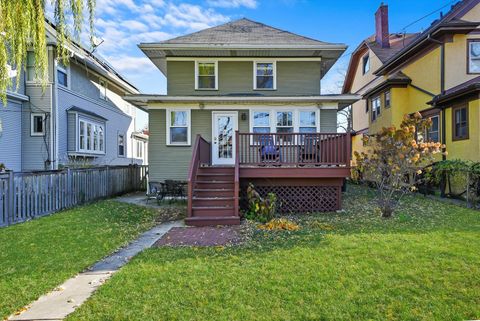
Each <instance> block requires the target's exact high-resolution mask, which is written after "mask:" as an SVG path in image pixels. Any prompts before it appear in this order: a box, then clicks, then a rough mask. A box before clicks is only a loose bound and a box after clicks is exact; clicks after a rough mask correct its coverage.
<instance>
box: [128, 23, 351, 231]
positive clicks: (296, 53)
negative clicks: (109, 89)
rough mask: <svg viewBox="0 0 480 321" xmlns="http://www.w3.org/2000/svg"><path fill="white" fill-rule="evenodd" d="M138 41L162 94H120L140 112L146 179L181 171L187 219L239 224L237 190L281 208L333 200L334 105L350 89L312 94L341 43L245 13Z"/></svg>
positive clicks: (337, 139)
mask: <svg viewBox="0 0 480 321" xmlns="http://www.w3.org/2000/svg"><path fill="white" fill-rule="evenodd" d="M139 47H140V49H141V50H142V51H143V52H144V53H145V54H146V55H147V56H148V57H149V58H150V59H151V60H152V62H153V63H154V64H155V65H156V66H157V67H158V68H159V69H160V71H161V72H162V73H163V74H164V75H165V76H166V77H167V95H132V96H130V97H127V100H129V101H131V102H132V103H134V104H136V105H137V106H139V107H141V108H143V109H145V110H147V111H148V113H149V130H150V139H149V146H150V147H149V175H150V176H149V178H150V180H152V181H163V180H167V179H171V180H187V181H188V182H189V185H188V194H189V198H188V201H189V205H188V218H187V220H186V222H187V224H191V225H216V224H238V223H239V208H240V207H241V206H242V205H243V206H244V201H245V191H246V188H247V186H248V184H249V183H253V184H254V185H255V187H256V189H257V191H258V192H259V193H261V194H262V195H265V194H266V193H268V192H274V193H276V194H277V197H278V198H279V202H280V208H279V210H280V211H283V212H305V211H331V210H337V209H339V208H340V199H341V186H342V183H343V179H344V178H345V177H347V176H349V174H350V172H349V161H350V156H349V155H350V153H349V152H350V148H349V143H350V139H349V136H348V134H345V133H343V134H342V133H337V132H336V126H337V110H338V108H339V107H343V106H344V105H349V104H351V103H353V102H354V101H355V100H356V99H357V96H355V95H327V96H322V95H320V80H321V79H322V77H323V75H324V74H325V73H326V72H327V71H328V70H329V69H330V68H331V66H332V65H333V64H334V63H335V61H336V60H337V59H338V57H339V56H340V55H341V54H342V53H343V52H344V51H345V49H346V46H345V45H343V44H333V43H326V42H322V41H318V40H314V39H310V38H307V37H303V36H300V35H296V34H293V33H290V32H287V31H283V30H279V29H276V28H273V27H270V26H267V25H265V24H262V23H258V22H254V21H251V20H248V19H240V20H236V21H233V22H229V23H226V24H224V25H220V26H216V27H213V28H209V29H206V30H202V31H199V32H196V33H193V34H189V35H185V36H181V37H178V38H174V39H171V40H167V41H162V42H157V43H143V44H140V45H139Z"/></svg>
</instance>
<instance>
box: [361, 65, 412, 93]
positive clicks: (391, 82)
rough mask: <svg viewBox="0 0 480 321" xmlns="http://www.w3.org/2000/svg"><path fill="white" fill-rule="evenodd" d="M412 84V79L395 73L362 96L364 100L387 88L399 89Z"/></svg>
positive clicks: (401, 73)
mask: <svg viewBox="0 0 480 321" xmlns="http://www.w3.org/2000/svg"><path fill="white" fill-rule="evenodd" d="M411 82H412V79H411V78H410V77H408V76H407V75H405V74H404V73H403V72H401V71H397V72H395V73H394V74H392V75H389V76H388V77H387V78H386V79H385V80H383V81H382V82H381V83H379V84H378V85H377V86H375V87H373V88H371V89H369V90H368V91H367V92H365V94H364V95H363V97H364V98H368V97H371V96H373V95H375V94H378V93H379V92H381V91H383V90H385V89H387V88H389V87H392V86H393V87H395V86H396V87H399V86H406V85H408V84H410V83H411Z"/></svg>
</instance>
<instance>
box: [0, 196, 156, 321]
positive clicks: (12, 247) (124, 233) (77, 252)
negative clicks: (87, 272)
mask: <svg viewBox="0 0 480 321" xmlns="http://www.w3.org/2000/svg"><path fill="white" fill-rule="evenodd" d="M160 215H161V214H160V212H158V211H155V210H150V209H146V208H143V207H138V206H134V205H128V204H124V203H119V202H116V201H101V202H98V203H95V204H92V205H87V206H83V207H77V208H74V209H71V210H67V211H63V212H60V213H57V214H54V215H51V216H48V217H44V218H40V219H36V220H33V221H30V222H27V223H23V224H18V225H14V226H11V227H7V228H3V229H0V320H1V319H3V318H4V317H6V316H8V315H9V314H11V313H13V312H15V311H17V310H18V309H20V308H21V307H23V306H25V305H26V304H28V303H30V302H31V301H33V300H35V299H36V298H38V297H39V296H40V295H42V294H44V293H46V292H48V291H51V290H53V289H54V288H55V287H56V286H58V285H60V284H61V283H62V282H63V281H64V280H66V279H68V278H69V277H72V276H73V275H75V274H76V273H78V272H81V271H82V270H84V269H85V268H87V267H89V266H90V265H92V264H93V263H95V262H96V261H97V260H100V259H102V258H103V257H105V256H107V255H108V254H110V253H112V252H113V251H114V250H116V249H117V248H119V247H121V246H123V245H125V244H127V243H128V242H129V241H131V240H132V239H134V238H135V237H136V236H137V235H139V234H140V233H141V232H143V231H145V230H147V229H148V228H150V227H152V226H153V225H155V222H156V221H157V220H158V219H159V217H160Z"/></svg>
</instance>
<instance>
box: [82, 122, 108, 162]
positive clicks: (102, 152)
mask: <svg viewBox="0 0 480 321" xmlns="http://www.w3.org/2000/svg"><path fill="white" fill-rule="evenodd" d="M76 115H77V116H76V119H75V120H76V122H77V126H76V133H75V136H76V145H77V150H76V151H77V152H78V153H84V154H89V155H105V154H106V150H107V146H106V143H107V141H106V136H107V135H106V133H107V124H106V122H102V121H98V120H93V119H92V118H90V117H88V116H83V115H81V114H78V113H77V114H76ZM80 123H84V124H85V129H84V130H85V131H84V137H85V141H84V144H85V145H84V148H83V149H81V148H80ZM88 124H90V126H91V129H92V132H91V136H90V147H91V149H88V148H87V146H88V143H87V138H88V135H87V128H88ZM95 126H102V127H103V150H93V146H94V134H93V133H94V131H95ZM98 147H99V148H100V134H99V136H98Z"/></svg>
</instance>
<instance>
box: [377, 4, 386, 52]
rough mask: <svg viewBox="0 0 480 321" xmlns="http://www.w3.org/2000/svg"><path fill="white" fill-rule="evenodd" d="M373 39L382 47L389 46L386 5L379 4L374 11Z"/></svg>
mask: <svg viewBox="0 0 480 321" xmlns="http://www.w3.org/2000/svg"><path fill="white" fill-rule="evenodd" d="M375 41H376V42H377V43H378V44H379V45H380V46H381V47H382V48H390V32H389V31H388V6H387V5H385V4H383V2H382V4H381V5H380V8H378V10H377V12H376V13H375Z"/></svg>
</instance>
